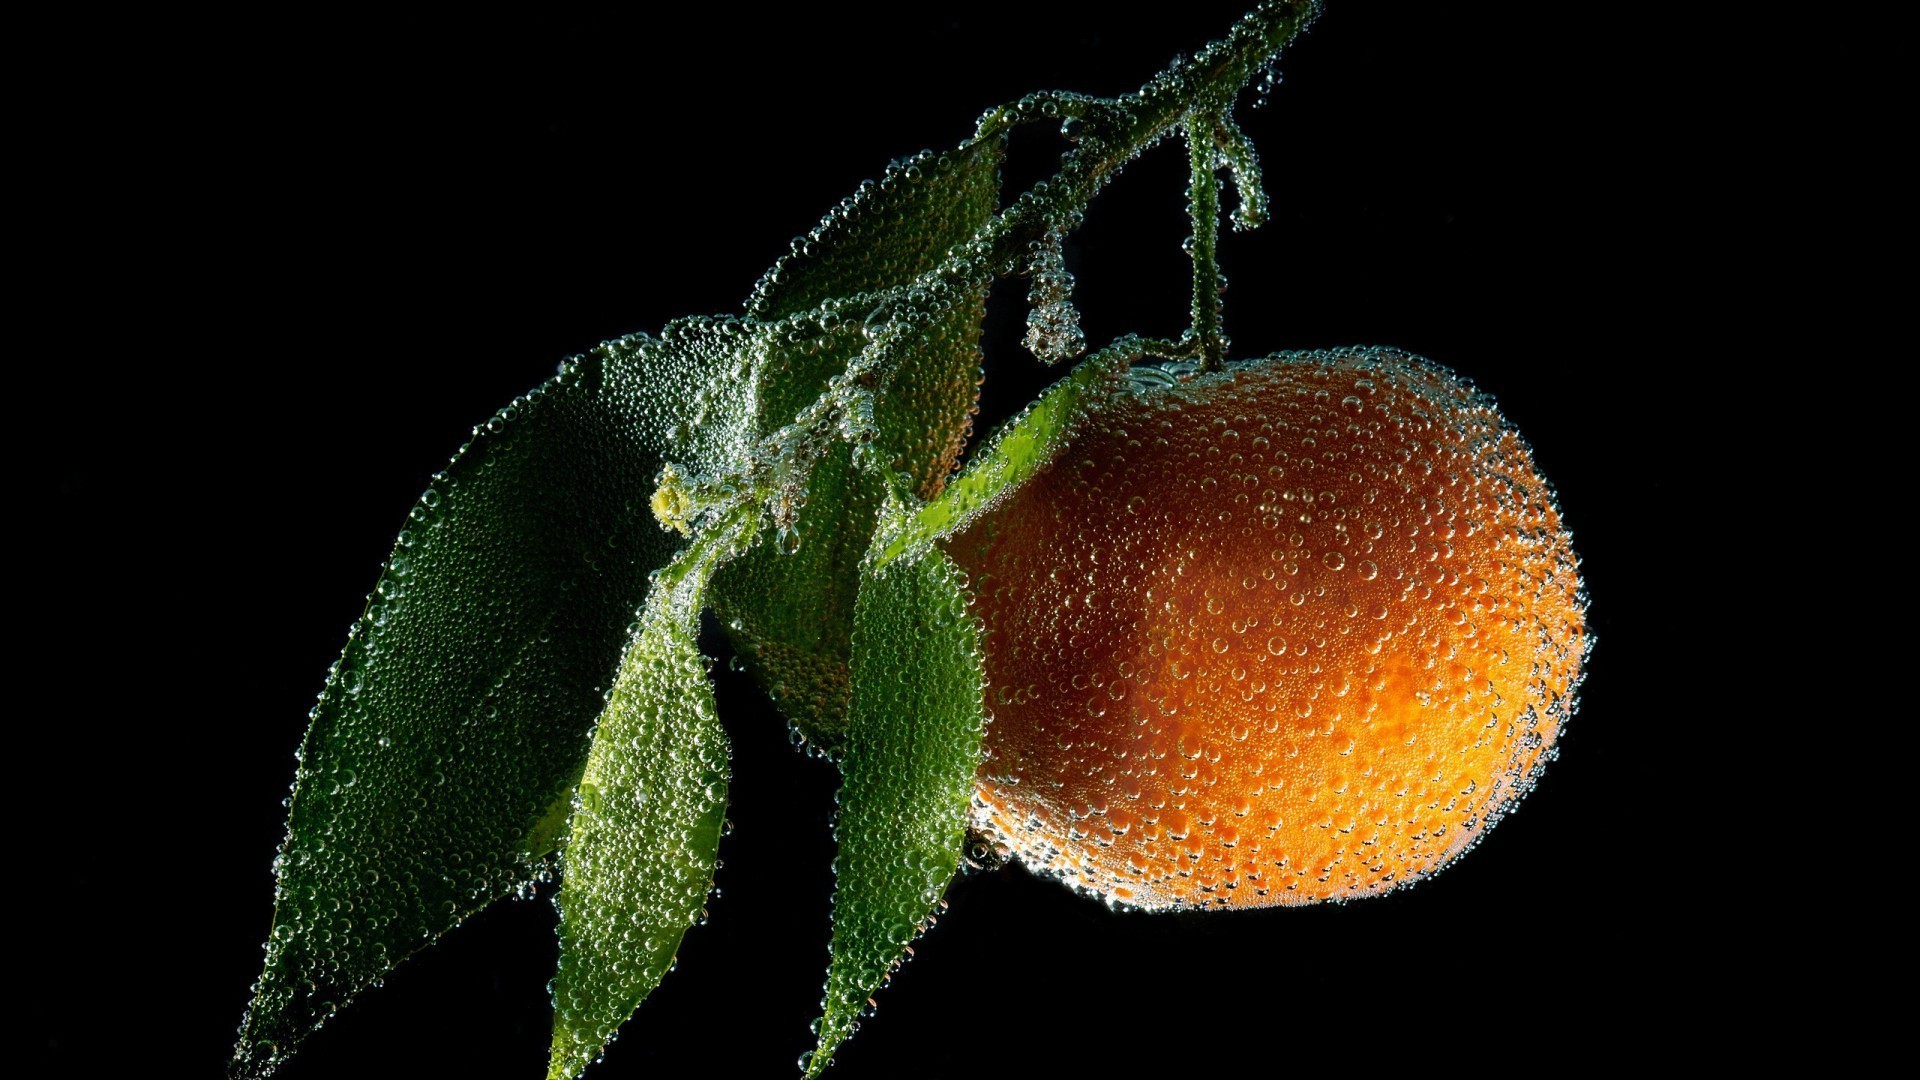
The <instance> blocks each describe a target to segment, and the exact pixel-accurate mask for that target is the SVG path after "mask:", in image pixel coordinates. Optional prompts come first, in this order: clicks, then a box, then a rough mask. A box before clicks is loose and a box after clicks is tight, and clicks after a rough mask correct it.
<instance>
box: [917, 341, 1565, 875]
mask: <svg viewBox="0 0 1920 1080" xmlns="http://www.w3.org/2000/svg"><path fill="white" fill-rule="evenodd" d="M950 551H951V553H952V554H953V556H954V557H955V559H956V560H957V561H958V562H959V563H960V565H961V566H962V567H963V568H965V569H966V570H967V571H968V573H969V575H970V578H971V583H972V588H973V590H974V593H975V598H976V604H977V606H978V607H977V609H978V611H979V614H980V615H981V617H982V618H983V620H984V622H985V625H986V638H985V642H984V645H985V651H986V659H987V662H986V670H987V678H988V687H987V702H988V712H989V715H990V718H991V719H990V722H989V725H988V727H987V735H986V744H985V745H986V756H985V759H984V761H983V763H982V765H981V768H980V772H979V785H978V791H977V797H976V802H975V824H976V826H977V827H978V828H980V829H981V830H983V831H984V832H986V833H987V834H988V835H989V836H991V837H992V838H993V839H994V840H995V841H996V842H997V843H998V844H999V845H1003V846H1004V848H1006V849H1008V850H1010V851H1011V853H1013V854H1015V855H1017V856H1018V857H1019V858H1020V859H1021V860H1022V861H1024V862H1026V863H1027V864H1028V865H1030V866H1032V867H1034V868H1036V869H1038V870H1040V871H1043V872H1046V873H1050V874H1053V875H1057V876H1059V877H1061V878H1063V879H1065V880H1066V881H1067V882H1068V883H1069V884H1071V885H1074V886H1075V887H1077V888H1080V889H1083V890H1086V891H1090V892H1092V893H1095V894H1097V895H1099V896H1101V897H1103V898H1105V899H1107V900H1108V901H1109V902H1110V903H1117V904H1123V905H1129V906H1139V907H1170V906H1205V907H1218V906H1227V907H1258V906H1264V905H1275V904H1300V903H1309V902H1313V901H1319V900H1344V899H1349V898H1357V897H1363V896H1370V895H1376V894H1379V893H1382V892H1385V891H1387V890H1389V889H1392V888H1395V887H1397V886H1400V885H1403V884H1406V883H1408V882H1412V881H1415V880H1418V879H1420V878H1423V877H1426V876H1428V875H1431V874H1432V873H1434V872H1435V871H1437V870H1439V869H1440V868H1442V867H1443V866H1445V865H1447V864H1448V863H1449V862H1450V861H1451V860H1453V859H1455V858H1457V857H1458V856H1459V855H1460V854H1461V853H1462V852H1464V851H1466V850H1467V849H1468V848H1470V847H1472V846H1473V845H1474V843H1476V842H1477V841H1478V840H1479V839H1480V838H1481V837H1482V836H1484V835H1486V833H1487V830H1488V829H1490V828H1491V827H1492V826H1493V825H1494V823H1495V822H1497V821H1498V820H1499V819H1500V817H1501V816H1502V815H1503V814H1505V813H1506V812H1508V811H1509V810H1511V809H1512V808H1513V806H1514V804H1515V803H1517V802H1518V801H1519V800H1520V798H1521V797H1522V796H1523V795H1525V794H1526V793H1527V791H1528V790H1529V788H1530V787H1531V786H1532V785H1533V783H1534V781H1535V779H1536V778H1537V777H1538V776H1539V774H1540V770H1541V768H1542V767H1543V766H1544V765H1545V763H1546V762H1547V761H1548V760H1549V759H1550V758H1552V757H1553V755H1554V747H1555V743H1556V740H1557V739H1558V738H1559V735H1560V732H1561V730H1562V728H1563V727H1564V725H1565V724H1566V721H1567V718H1568V715H1569V714H1570V712H1571V710H1572V707H1573V699H1574V690H1575V687H1576V685H1577V683H1578V682H1579V679H1580V667H1581V662H1582V660H1583V658H1584V655H1585V652H1586V644H1587V638H1586V631H1585V608H1586V600H1585V596H1584V594H1583V592H1582V590H1581V586H1580V577H1579V573H1578V567H1577V563H1576V560H1575V558H1574V554H1573V550H1572V547H1571V546H1570V541H1569V536H1568V533H1567V531H1566V529H1565V528H1564V527H1563V526H1562V524H1561V520H1560V512H1559V509H1558V508H1557V506H1556V504H1555V501H1554V497H1553V493H1552V491H1551V489H1550V488H1549V487H1548V485H1547V483H1546V481H1545V480H1544V479H1543V478H1542V477H1541V476H1540V474H1539V473H1538V472H1537V471H1536V470H1535V468H1534V466H1533V461H1532V457H1531V455H1530V453H1529V451H1528V448H1527V446H1526V444H1525V443H1524V442H1523V441H1522V440H1521V438H1520V436H1519V434H1518V433H1517V432H1516V431H1515V430H1514V429H1513V427H1512V426H1511V425H1509V424H1508V423H1507V422H1506V421H1505V419H1504V418H1503V417H1502V416H1501V414H1500V413H1499V411H1498V410H1497V409H1496V408H1495V406H1494V404H1493V402H1492V401H1491V400H1489V399H1488V398H1487V397H1485V396H1484V395H1481V394H1479V393H1476V392H1475V391H1474V390H1473V388H1472V387H1471V386H1470V385H1468V384H1467V383H1466V382H1464V381H1463V380H1461V379H1460V378H1458V377H1456V376H1454V375H1453V374H1451V373H1450V372H1448V371H1446V370H1445V369H1443V368H1440V367H1438V366H1437V365H1434V364H1432V363H1429V362H1427V361H1424V360H1420V359H1418V358H1416V357H1412V356H1409V355H1407V354H1404V353H1399V352H1394V351H1389V350H1376V349H1359V350H1347V351H1342V352H1338V353H1298V354H1282V355H1279V356H1274V357H1269V358H1266V359H1263V360H1257V361H1251V362H1245V363H1239V364H1232V365H1229V366H1228V368H1227V370H1226V371H1224V372H1219V373H1212V374H1198V375H1193V376H1191V377H1185V378H1180V379H1152V378H1151V377H1150V376H1148V375H1142V374H1141V373H1140V372H1138V371H1136V373H1135V375H1134V377H1133V378H1130V379H1129V380H1127V382H1126V384H1125V385H1124V386H1123V387H1121V388H1119V389H1117V390H1115V391H1114V392H1113V394H1112V395H1111V396H1110V397H1107V398H1104V399H1102V400H1101V402H1100V403H1099V404H1097V405H1096V406H1095V407H1094V408H1093V409H1092V410H1091V412H1090V413H1089V415H1087V416H1086V417H1085V418H1084V419H1083V420H1081V421H1080V422H1079V424H1078V426H1077V427H1076V428H1075V429H1074V431H1073V432H1072V433H1071V434H1070V438H1069V439H1068V440H1067V442H1066V443H1065V444H1064V445H1063V446H1062V447H1061V448H1060V449H1059V450H1058V451H1057V452H1056V453H1055V455H1054V457H1053V459H1052V460H1051V461H1050V462H1049V463H1048V465H1047V466H1046V467H1045V468H1044V469H1043V470H1042V472H1041V473H1039V474H1038V475H1037V476H1036V477H1034V478H1033V479H1032V480H1031V481H1030V482H1029V483H1028V484H1027V485H1025V486H1024V487H1022V488H1021V489H1020V490H1019V491H1017V492H1016V493H1014V494H1013V495H1012V496H1010V497H1009V499H1008V500H1007V501H1006V502H1005V503H1003V504H1002V505H1000V506H999V507H997V508H995V510H994V511H993V512H991V513H990V514H988V515H987V516H986V517H984V518H983V519H982V520H980V521H979V522H978V523H976V524H975V525H974V526H973V527H972V528H971V529H969V530H968V531H967V532H966V533H965V534H963V535H961V536H959V537H956V538H955V539H954V541H953V542H952V544H951V545H950Z"/></svg>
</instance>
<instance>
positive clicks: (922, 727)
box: [807, 550, 984, 1076]
mask: <svg viewBox="0 0 1920 1080" xmlns="http://www.w3.org/2000/svg"><path fill="white" fill-rule="evenodd" d="M963 580H964V575H963V574H962V573H961V572H960V570H959V569H958V568H957V567H955V566H954V564H953V562H952V560H950V559H948V558H947V556H946V554H945V553H944V552H941V551H938V550H929V551H926V552H925V553H924V554H922V555H921V556H920V557H919V558H917V559H912V558H903V559H898V560H895V561H893V562H892V563H889V564H886V565H885V566H880V565H879V564H878V563H873V564H870V565H869V567H868V572H867V573H865V574H863V576H862V578H861V582H860V599H859V605H858V607H857V609H856V610H855V613H854V633H853V657H852V659H853V664H852V671H853V700H852V705H851V708H850V710H849V716H848V724H849V731H848V734H849V737H848V739H847V746H846V755H845V758H844V761H843V766H842V769H843V773H844V777H843V779H842V781H841V785H840V806H839V816H838V819H837V823H836V826H835V834H836V836H837V838H838V840H839V844H840V850H839V853H838V855H837V856H836V857H835V858H834V863H833V869H834V900H833V944H832V955H831V960H830V962H829V966H828V969H827V989H826V997H825V1001H824V1005H825V1011H824V1014H823V1016H822V1017H821V1021H820V1044H819V1048H818V1049H817V1050H815V1051H814V1054H813V1058H812V1060H811V1061H810V1063H809V1065H808V1069H807V1073H808V1075H809V1076H814V1075H818V1074H819V1073H820V1071H821V1070H823V1069H825V1068H826V1066H827V1064H828V1063H829V1062H830V1061H831V1060H832V1056H833V1051H834V1048H835V1047H837V1046H838V1045H839V1044H840V1042H841V1041H842V1040H844V1039H845V1038H846V1037H847V1036H848V1035H851V1034H852V1033H853V1028H854V1025H855V1023H856V1022H857V1020H858V1019H859V1017H860V1014H861V1013H862V1011H864V1010H865V1008H866V1007H867V1003H868V1001H869V999H870V998H871V997H872V995H873V994H874V993H875V992H876V991H878V990H879V988H880V986H881V985H882V984H883V983H884V982H885V981H886V980H887V978H888V975H889V973H890V972H891V971H892V969H893V968H894V967H895V966H896V965H898V964H899V963H900V961H901V959H902V957H903V956H904V955H905V952H906V948H907V945H908V943H909V942H911V941H912V940H913V938H914V936H915V935H916V934H918V933H919V932H920V930H921V929H922V928H923V927H924V926H925V925H926V920H927V917H928V915H929V914H931V913H932V911H933V909H934V905H936V904H937V903H939V901H940V896H941V894H942V893H943V892H944V891H945V889H946V887H947V883H948V881H950V880H951V879H952V877H953V874H954V871H955V870H956V869H958V867H959V865H960V857H961V847H962V844H963V843H964V841H965V837H966V827H967V813H968V806H969V803H970V801H971V799H972V796H973V790H974V771H975V769H976V768H977V767H978V765H979V760H980V739H981V733H982V721H981V716H982V712H981V710H982V705H981V701H982V696H981V688H982V674H981V672H982V670H983V664H984V660H983V658H982V656H981V653H980V628H979V624H978V622H977V621H976V620H975V619H974V617H973V615H972V613H971V612H969V611H968V610H967V599H966V592H965V587H964V585H963Z"/></svg>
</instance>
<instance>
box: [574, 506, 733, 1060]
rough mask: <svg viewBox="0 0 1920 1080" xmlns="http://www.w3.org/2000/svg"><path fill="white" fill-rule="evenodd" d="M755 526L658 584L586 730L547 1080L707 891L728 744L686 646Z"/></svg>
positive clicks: (662, 954) (630, 994)
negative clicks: (716, 573)
mask: <svg viewBox="0 0 1920 1080" xmlns="http://www.w3.org/2000/svg"><path fill="white" fill-rule="evenodd" d="M756 514H757V510H753V509H749V510H747V511H742V512H739V513H736V514H734V515H733V516H732V517H731V518H729V519H727V520H724V521H721V522H719V523H716V524H715V526H713V527H712V528H709V529H708V530H706V531H705V532H703V533H702V534H701V535H700V536H699V537H698V538H697V539H696V540H695V541H694V543H693V544H692V546H690V547H689V548H688V549H687V551H686V552H685V553H684V554H683V555H682V556H681V557H680V558H679V559H678V560H676V561H675V562H674V564H673V565H672V566H670V567H668V568H667V569H666V570H665V571H663V572H662V573H661V575H660V577H659V579H658V580H657V581H656V582H655V584H654V589H653V592H652V593H651V594H649V595H648V597H647V606H646V609H645V610H644V611H643V612H642V613H641V615H640V627H639V630H638V632H637V633H635V634H634V637H633V641H632V643H631V644H630V645H629V646H628V647H627V653H626V657H625V659H624V660H622V661H621V664H620V675H619V678H618V679H617V680H615V682H614V686H613V692H612V694H610V695H609V696H608V698H607V708H606V711H605V712H604V713H602V714H601V716H600V722H599V724H598V725H597V726H596V727H595V728H594V733H593V750H592V752H591V753H590V754H589V755H588V757H587V767H586V771H585V772H584V773H583V775H582V776H581V778H580V788H579V797H578V799H577V800H576V802H575V804H574V812H573V818H572V821H571V822H570V824H569V826H568V836H567V842H566V847H565V849H564V851H563V852H562V855H561V862H562V869H561V879H560V881H561V885H560V895H559V898H558V901H557V902H558V906H559V908H560V969H559V972H558V974H556V975H555V976H554V980H553V1002H554V1014H553V1047H552V1051H551V1055H550V1057H549V1059H548V1075H549V1077H551V1078H554V1080H567V1078H570V1077H574V1076H578V1075H579V1074H580V1072H581V1070H583V1069H585V1068H586V1067H587V1066H588V1065H589V1064H591V1063H592V1062H593V1061H594V1059H596V1058H598V1057H599V1056H600V1052H601V1049H602V1048H603V1047H604V1046H606V1044H607V1041H608V1040H609V1039H611V1038H612V1037H613V1034H614V1032H615V1031H617V1030H618V1029H619V1027H620V1025H621V1024H622V1023H624V1022H625V1021H626V1019H627V1017H629V1016H631V1015H632V1014H633V1011H634V1010H635V1009H637V1008H639V1006H640V1002H641V1001H642V1000H643V999H644V998H645V997H646V996H647V995H648V994H649V993H651V992H652V991H653V988H654V987H655V986H656V985H658V984H659V982H660V979H661V977H662V976H664V975H665V974H666V973H667V969H668V968H670V967H672V966H673V957H674V953H675V951H676V950H678V949H679V947H680V938H681V935H682V934H684V933H685V932H686V929H687V927H689V926H691V925H693V923H694V922H696V921H697V920H698V919H699V917H700V912H701V906H702V905H703V904H704V903H706V899H707V891H708V889H710V888H711V887H712V885H713V869H714V860H715V856H716V852H717V851H718V850H719V846H720V831H721V826H722V824H723V822H724V818H725V814H726V808H727V733H726V729H725V728H723V727H721V725H720V716H719V713H718V712H717V711H716V710H715V707H714V701H713V683H712V681H711V680H710V679H708V678H707V672H706V661H705V660H704V658H702V657H701V655H700V652H699V650H698V649H697V648H696V647H695V646H694V635H695V633H696V632H697V631H698V627H699V620H700V611H701V608H702V607H703V605H704V602H705V595H706V587H707V581H708V579H709V578H710V577H711V576H712V574H713V570H714V567H715V566H717V565H719V563H720V562H721V561H723V560H724V559H726V558H727V557H729V556H730V555H733V554H735V553H736V552H737V551H738V550H739V549H740V548H741V547H743V546H744V544H745V542H746V541H747V539H748V529H749V528H750V527H751V525H752V523H753V522H754V520H755V517H756Z"/></svg>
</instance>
